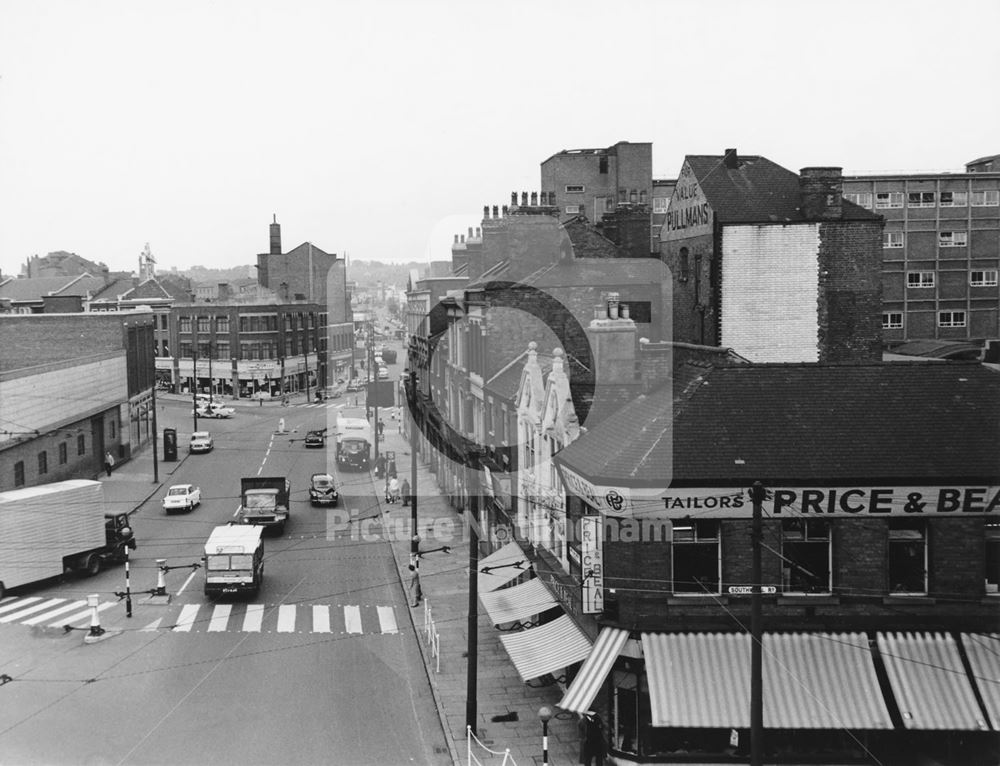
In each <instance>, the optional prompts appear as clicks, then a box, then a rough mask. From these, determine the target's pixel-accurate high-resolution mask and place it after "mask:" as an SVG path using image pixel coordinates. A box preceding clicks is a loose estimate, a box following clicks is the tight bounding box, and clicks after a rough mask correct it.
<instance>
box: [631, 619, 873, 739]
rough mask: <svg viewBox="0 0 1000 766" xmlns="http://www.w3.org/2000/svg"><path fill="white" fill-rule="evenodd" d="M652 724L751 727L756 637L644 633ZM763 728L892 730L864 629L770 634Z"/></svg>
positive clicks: (765, 649)
mask: <svg viewBox="0 0 1000 766" xmlns="http://www.w3.org/2000/svg"><path fill="white" fill-rule="evenodd" d="M642 648H643V654H644V655H645V657H646V675H647V679H648V682H649V698H650V707H651V712H652V724H653V726H670V727H707V728H747V727H749V726H750V636H749V635H747V634H746V633H643V634H642ZM763 655H764V657H763V676H764V699H763V706H764V726H765V727H767V728H771V729H840V728H853V729H891V728H892V719H891V718H890V716H889V711H888V708H887V707H886V704H885V700H884V699H883V697H882V693H881V691H880V689H879V684H878V678H877V676H876V675H875V665H874V661H873V659H872V656H871V652H870V650H869V647H868V639H867V637H866V636H865V634H863V633H838V634H831V633H790V634H783V633H773V634H771V633H769V634H765V636H764V639H763Z"/></svg>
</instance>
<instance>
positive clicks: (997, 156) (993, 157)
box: [965, 154, 1000, 167]
mask: <svg viewBox="0 0 1000 766" xmlns="http://www.w3.org/2000/svg"><path fill="white" fill-rule="evenodd" d="M991 160H1000V154H987V155H986V156H985V157H979V158H978V159H974V160H972V161H971V162H966V163H965V165H966V167H968V166H969V165H979V164H980V163H982V162H990V161H991Z"/></svg>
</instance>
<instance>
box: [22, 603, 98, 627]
mask: <svg viewBox="0 0 1000 766" xmlns="http://www.w3.org/2000/svg"><path fill="white" fill-rule="evenodd" d="M86 605H87V602H86V601H73V602H71V603H69V604H64V605H63V606H61V607H59V608H58V609H53V610H52V611H51V612H46V613H45V614H40V615H38V616H37V617H32V618H31V619H30V620H25V621H24V623H23V624H25V625H37V624H38V623H40V622H45V621H46V620H48V619H50V618H52V617H58V616H59V615H60V614H65V613H66V612H72V611H73V610H74V609H79V608H80V607H82V606H86Z"/></svg>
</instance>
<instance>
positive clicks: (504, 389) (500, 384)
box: [485, 351, 552, 401]
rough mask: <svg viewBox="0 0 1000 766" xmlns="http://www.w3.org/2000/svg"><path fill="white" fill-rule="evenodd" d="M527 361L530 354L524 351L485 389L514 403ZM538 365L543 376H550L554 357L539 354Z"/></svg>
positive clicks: (498, 373) (501, 370) (496, 375)
mask: <svg viewBox="0 0 1000 766" xmlns="http://www.w3.org/2000/svg"><path fill="white" fill-rule="evenodd" d="M527 359H528V352H527V351H522V352H521V353H520V354H518V355H517V356H516V357H514V358H513V359H512V360H511V361H510V362H508V363H507V364H506V365H504V366H503V367H502V368H501V369H500V370H499V372H497V373H496V374H495V375H494V376H493V377H492V378H490V379H489V380H488V381H486V386H485V387H486V388H488V389H489V390H490V391H492V392H493V393H495V394H496V395H497V396H499V397H501V398H503V399H510V400H511V401H513V399H514V397H516V396H517V391H518V389H519V388H520V387H521V374H522V373H523V372H524V363H525V362H526V361H527ZM538 365H539V366H540V367H541V368H542V375H548V374H549V371H550V370H551V369H552V355H551V354H542V353H539V354H538Z"/></svg>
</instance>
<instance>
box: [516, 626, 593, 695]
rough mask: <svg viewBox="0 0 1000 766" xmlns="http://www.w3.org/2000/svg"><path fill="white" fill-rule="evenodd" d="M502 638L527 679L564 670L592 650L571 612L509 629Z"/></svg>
mask: <svg viewBox="0 0 1000 766" xmlns="http://www.w3.org/2000/svg"><path fill="white" fill-rule="evenodd" d="M500 641H501V642H502V643H503V645H504V648H505V649H506V650H507V654H509V655H510V659H511V661H512V662H513V663H514V667H516V668H517V672H518V673H519V674H520V676H521V679H522V680H524V681H530V680H531V679H532V678H538V677H539V676H544V675H545V674H546V673H551V672H552V671H553V670H561V669H562V668H565V667H567V666H569V665H572V664H573V663H574V662H580V661H581V660H584V659H586V658H587V655H589V654H590V641H589V640H588V639H587V637H586V636H585V635H584V634H583V631H581V630H580V629H579V628H578V627H577V626H576V623H575V622H573V618H572V617H570V616H569V615H568V614H564V615H563V616H562V617H559V618H558V619H555V620H553V621H552V622H547V623H545V624H544V625H539V626H538V627H537V628H531V629H530V630H522V631H520V632H518V633H506V634H504V635H502V636H500Z"/></svg>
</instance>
